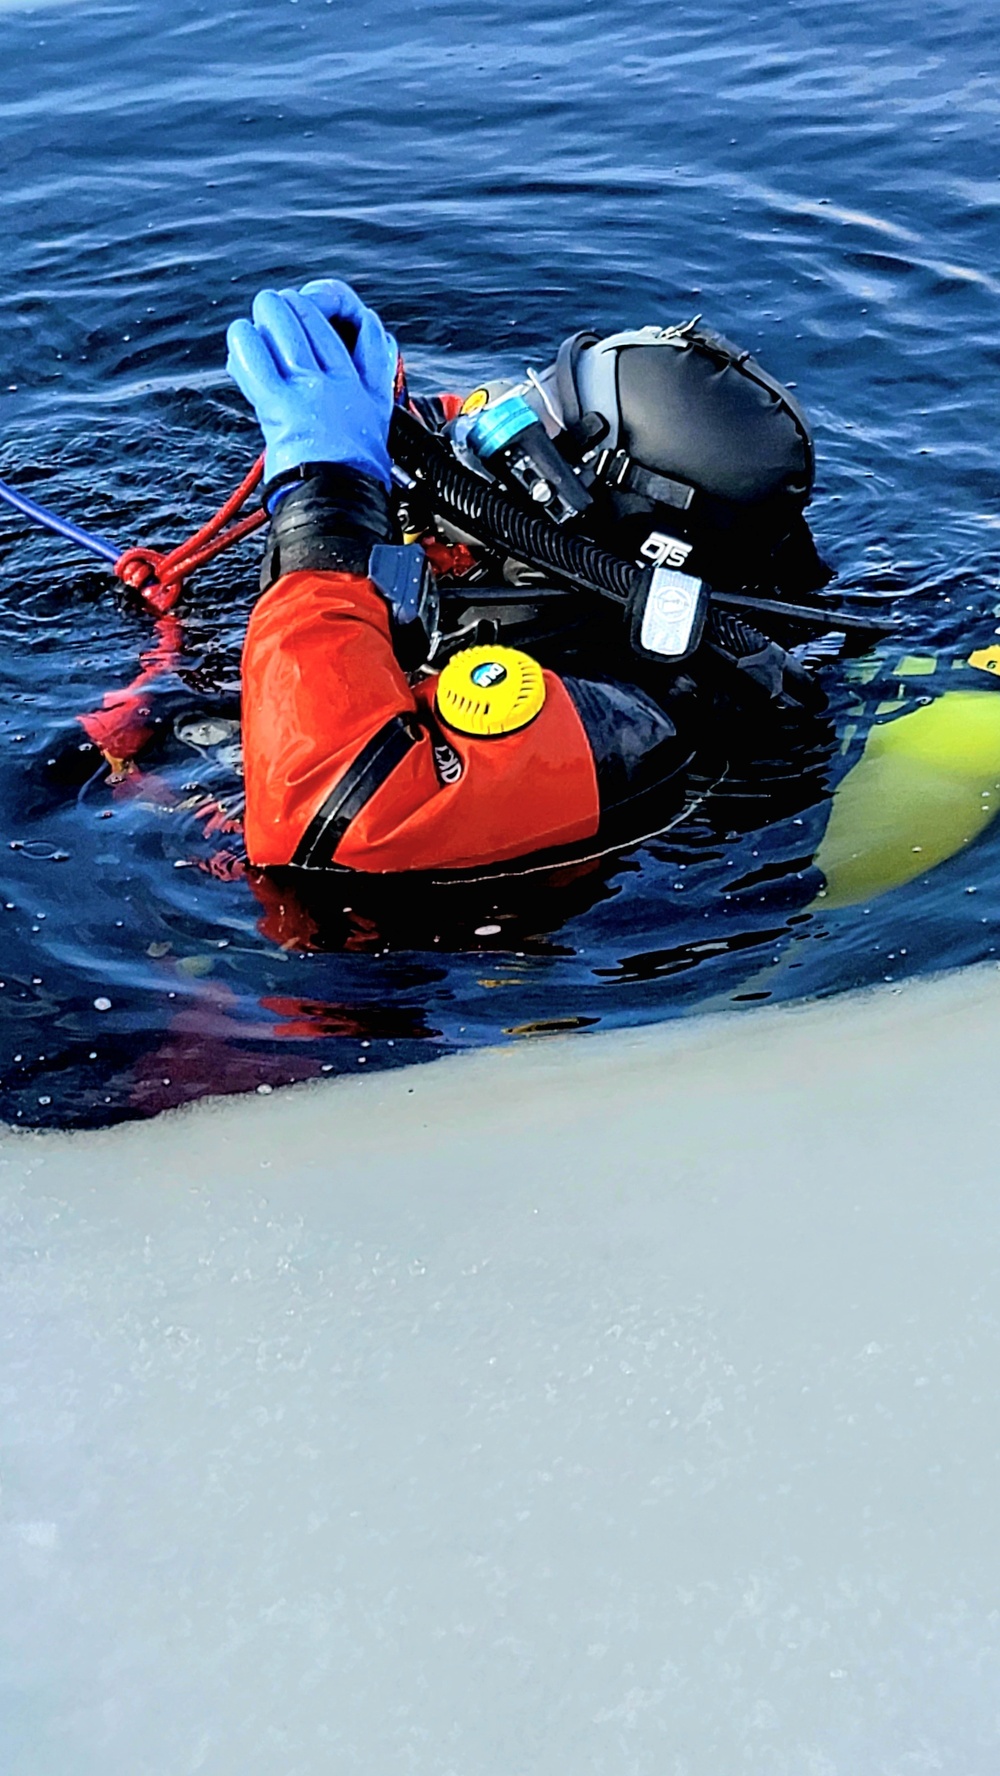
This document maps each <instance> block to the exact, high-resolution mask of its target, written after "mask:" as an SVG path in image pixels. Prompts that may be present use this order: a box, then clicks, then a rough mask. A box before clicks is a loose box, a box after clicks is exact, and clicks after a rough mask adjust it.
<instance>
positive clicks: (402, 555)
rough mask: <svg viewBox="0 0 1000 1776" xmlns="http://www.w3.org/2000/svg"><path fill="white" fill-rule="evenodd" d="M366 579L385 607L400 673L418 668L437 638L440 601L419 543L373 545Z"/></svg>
mask: <svg viewBox="0 0 1000 1776" xmlns="http://www.w3.org/2000/svg"><path fill="white" fill-rule="evenodd" d="M368 578H369V579H370V580H371V582H372V585H373V586H375V587H376V588H377V590H378V591H379V592H381V594H382V597H383V598H384V599H385V602H386V604H387V605H388V606H389V616H390V619H391V625H392V645H393V650H394V652H395V655H396V658H397V660H398V661H399V664H400V665H401V666H402V668H403V670H404V672H413V671H415V669H416V668H417V667H418V666H422V665H423V663H424V661H425V660H426V659H427V658H428V657H429V655H430V654H431V653H432V651H433V648H434V643H435V641H436V640H437V636H438V618H439V613H440V599H439V597H438V589H437V581H436V580H435V578H434V574H433V572H432V569H431V564H430V562H429V561H428V559H427V556H426V555H425V554H424V551H423V549H422V547H421V545H420V544H419V543H375V544H374V546H373V548H372V551H371V554H370V555H369V557H368Z"/></svg>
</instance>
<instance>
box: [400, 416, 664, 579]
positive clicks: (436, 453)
mask: <svg viewBox="0 0 1000 1776" xmlns="http://www.w3.org/2000/svg"><path fill="white" fill-rule="evenodd" d="M389 449H390V452H391V454H392V459H393V461H394V462H396V463H398V464H399V467H400V468H401V469H404V470H405V471H406V473H407V474H408V475H410V476H412V478H413V479H414V480H415V481H419V482H422V483H424V484H425V485H426V486H427V488H428V489H429V491H430V492H431V493H432V494H433V498H434V505H435V507H440V509H441V510H442V512H443V513H444V515H445V516H446V517H448V518H451V519H453V520H454V521H455V522H456V523H458V524H460V525H461V527H462V528H463V529H464V530H468V531H470V532H471V533H472V535H473V536H475V537H481V538H482V540H483V542H485V543H488V544H490V545H491V546H492V547H493V548H494V549H502V550H503V552H504V554H506V555H512V556H514V558H515V559H516V560H518V561H526V562H528V563H529V565H530V566H531V567H537V568H541V569H542V570H543V572H545V573H552V574H555V575H556V577H557V578H558V579H560V580H567V581H568V582H569V584H570V585H571V586H577V587H579V586H585V587H586V588H587V589H588V591H591V592H600V593H602V594H603V595H604V597H605V598H613V599H614V600H615V602H616V603H617V604H627V603H628V602H629V599H630V597H631V596H632V593H633V592H634V591H635V588H636V585H637V584H638V581H639V579H640V578H641V576H642V574H643V573H644V572H645V571H647V570H646V569H644V568H641V567H638V566H637V565H636V564H635V562H632V561H625V560H623V559H622V557H621V556H620V555H612V554H610V553H609V552H608V550H607V549H601V548H599V547H598V545H597V544H596V543H591V542H588V541H587V539H586V537H581V536H573V535H568V534H567V533H566V531H564V530H561V529H560V527H559V526H558V525H557V524H553V522H552V520H551V518H543V517H542V516H541V515H540V514H539V515H537V516H536V514H535V513H534V512H523V511H522V510H521V508H520V506H517V505H515V504H514V502H513V500H511V499H510V498H509V497H508V496H507V494H506V493H504V492H502V491H501V489H500V488H499V487H497V485H496V484H495V482H492V481H484V480H483V479H482V477H481V476H479V475H474V474H473V472H472V470H471V469H467V468H465V466H464V464H462V463H460V462H458V461H457V459H456V457H455V456H454V455H453V453H452V451H451V450H450V449H449V447H448V445H447V444H446V443H445V442H444V440H443V439H442V438H439V437H437V436H436V434H435V433H434V432H429V431H428V430H427V427H426V426H425V425H423V424H422V423H421V421H420V420H419V419H415V418H414V416H413V415H412V414H411V413H407V412H406V410H405V408H403V407H394V408H393V412H392V424H391V426H390V428H389Z"/></svg>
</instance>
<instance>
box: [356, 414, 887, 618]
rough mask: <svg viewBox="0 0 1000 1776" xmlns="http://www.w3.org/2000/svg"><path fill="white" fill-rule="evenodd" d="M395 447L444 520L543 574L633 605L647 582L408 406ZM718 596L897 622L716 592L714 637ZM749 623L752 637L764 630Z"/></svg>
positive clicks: (821, 614) (783, 613) (769, 611)
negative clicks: (515, 492) (494, 477)
mask: <svg viewBox="0 0 1000 1776" xmlns="http://www.w3.org/2000/svg"><path fill="white" fill-rule="evenodd" d="M389 450H390V454H391V456H392V459H393V461H394V462H395V463H397V464H398V466H399V467H400V468H401V469H402V470H404V472H405V473H406V474H407V475H409V476H410V477H411V479H412V480H414V481H416V482H418V483H420V484H421V485H423V486H425V487H426V488H427V490H428V492H429V493H430V494H431V495H432V503H433V505H434V507H435V509H440V510H441V512H442V513H443V514H444V516H445V517H448V518H450V519H452V520H453V521H454V522H455V523H457V524H458V525H459V526H460V527H461V528H462V529H463V530H468V531H469V532H470V533H471V535H473V536H475V537H477V538H481V539H482V541H483V542H484V543H487V544H489V545H490V546H491V547H493V548H494V549H502V550H503V552H504V554H506V555H511V556H513V557H514V559H515V560H517V561H525V562H527V563H528V565H529V566H531V567H536V568H540V569H541V570H542V572H543V573H551V574H553V575H554V576H555V577H556V578H557V579H559V580H564V581H566V582H567V583H568V584H569V586H571V587H572V588H574V589H579V588H580V587H581V586H583V587H585V588H586V589H587V590H588V591H590V592H597V593H600V594H601V596H602V597H604V598H611V599H613V600H614V602H615V603H616V604H620V605H626V606H627V605H628V604H629V603H630V602H631V600H632V598H633V596H634V595H635V594H636V592H637V590H638V588H639V586H640V583H641V582H642V581H643V580H644V579H646V578H649V577H651V575H652V569H651V568H648V567H641V566H640V565H639V564H638V562H634V561H626V560H624V559H623V557H622V556H620V555H613V554H611V552H610V550H608V549H602V548H601V547H600V546H599V545H598V544H597V543H592V542H590V541H588V539H587V538H586V537H581V536H577V535H575V534H573V533H568V532H566V531H565V530H563V529H561V528H560V526H559V525H558V524H553V522H552V520H551V519H550V518H547V517H544V516H543V515H542V514H541V513H537V514H536V513H534V512H526V511H523V510H522V509H521V507H520V506H518V505H516V504H515V503H514V501H513V500H512V499H511V498H510V497H509V495H508V494H507V493H506V492H505V491H504V490H503V489H502V488H500V487H499V486H498V485H497V484H496V482H494V481H485V480H483V478H482V476H480V475H476V474H473V472H472V470H471V469H467V468H466V467H465V466H464V464H463V463H460V462H459V461H458V460H457V458H456V457H455V455H454V453H453V451H452V450H451V449H450V447H449V445H448V444H447V443H446V442H445V440H444V439H443V438H440V437H438V435H437V434H436V433H435V432H431V431H428V429H427V427H426V426H425V425H424V424H423V422H422V421H421V420H419V419H417V418H416V416H415V415H414V414H412V413H409V412H408V411H407V410H406V408H405V407H394V408H393V410H392V420H391V423H390V426H389ZM715 598H718V599H719V602H720V604H724V605H726V606H728V607H729V609H730V610H732V609H740V608H742V609H744V610H748V611H750V612H751V613H753V612H755V611H759V613H760V614H761V615H762V616H777V617H783V618H785V620H790V621H792V622H807V623H809V624H811V625H815V627H816V628H826V629H833V628H839V629H843V630H845V631H847V632H849V633H854V634H860V635H865V636H873V635H879V634H886V633H887V632H888V631H889V630H890V629H891V628H893V627H894V625H893V624H892V623H891V622H886V621H885V620H882V621H880V622H872V621H870V620H866V619H865V618H863V617H855V616H852V615H851V614H850V613H849V612H847V611H841V610H834V609H831V608H829V607H827V608H824V607H823V606H817V608H816V609H815V610H810V609H809V608H808V607H807V606H805V605H788V606H787V607H786V606H784V605H783V603H781V602H779V601H777V600H771V599H762V598H753V597H749V596H748V597H746V598H745V599H744V598H742V597H741V596H740V595H739V594H738V593H715V594H713V598H712V603H711V604H710V607H709V613H708V623H707V630H708V636H709V639H712V638H713V630H714V627H715V623H716V619H717V617H718V615H719V614H720V613H719V612H718V610H717V607H716V605H715ZM745 627H746V630H747V634H748V635H759V632H757V631H754V630H752V629H750V628H749V626H746V625H745ZM720 639H721V638H720ZM766 640H767V637H766V636H759V639H758V640H757V641H756V642H755V644H754V647H753V648H752V649H751V650H750V651H751V652H756V650H757V648H758V647H760V646H762V645H764V643H765V642H766ZM723 645H725V643H723Z"/></svg>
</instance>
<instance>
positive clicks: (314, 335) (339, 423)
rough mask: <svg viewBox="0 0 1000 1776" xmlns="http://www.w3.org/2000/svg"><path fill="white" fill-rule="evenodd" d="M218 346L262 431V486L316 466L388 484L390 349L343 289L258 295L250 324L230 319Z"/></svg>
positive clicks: (335, 284) (320, 286)
mask: <svg viewBox="0 0 1000 1776" xmlns="http://www.w3.org/2000/svg"><path fill="white" fill-rule="evenodd" d="M310 291H312V292H318V293H319V294H320V302H319V303H317V302H316V301H315V300H314V298H313V295H311V294H310V293H309V292H310ZM331 323H333V324H331ZM338 329H342V332H341V330H338ZM342 333H343V336H342ZM345 338H346V339H347V340H349V341H350V344H346V343H345ZM227 340H228V345H229V358H228V361H227V369H228V370H229V374H230V375H231V376H232V378H233V380H234V382H235V383H236V384H237V385H238V387H239V388H240V389H241V390H242V392H243V394H244V395H245V396H246V398H247V400H248V401H249V402H250V405H251V406H252V407H253V409H254V412H255V413H256V415H257V419H258V421H259V423H260V428H261V431H262V432H263V434H264V445H265V455H264V475H265V479H266V480H267V481H271V480H273V479H274V477H275V476H276V475H281V474H283V473H284V472H285V471H286V470H288V469H296V468H300V467H301V466H302V464H303V463H320V462H323V463H336V464H339V465H342V466H343V467H344V468H350V469H356V470H358V472H359V473H360V474H362V475H371V476H373V477H374V479H375V480H377V481H380V482H381V483H382V485H383V486H384V487H386V488H388V487H389V486H390V485H391V469H390V464H389V452H388V448H387V438H388V431H389V419H390V416H391V413H392V402H393V389H394V383H395V375H396V360H397V355H398V354H397V351H396V344H395V341H394V340H393V339H391V338H390V337H389V335H388V334H387V333H386V331H385V329H384V327H383V326H382V323H381V321H380V320H379V318H378V316H377V315H376V314H375V313H374V312H373V310H372V309H370V308H366V307H365V305H364V303H363V302H362V301H361V299H360V297H358V296H357V295H356V293H355V292H354V291H353V290H352V289H351V288H350V286H349V285H348V284H344V283H341V282H340V281H339V280H337V279H333V278H330V279H327V280H324V281H323V282H321V283H317V284H313V285H309V286H307V287H306V290H305V291H296V290H283V291H281V292H280V294H279V292H278V291H276V290H261V292H260V294H259V295H258V296H257V297H255V299H254V305H253V321H252V322H250V321H245V320H239V321H234V322H233V323H232V325H231V327H230V328H229V332H228V335H227Z"/></svg>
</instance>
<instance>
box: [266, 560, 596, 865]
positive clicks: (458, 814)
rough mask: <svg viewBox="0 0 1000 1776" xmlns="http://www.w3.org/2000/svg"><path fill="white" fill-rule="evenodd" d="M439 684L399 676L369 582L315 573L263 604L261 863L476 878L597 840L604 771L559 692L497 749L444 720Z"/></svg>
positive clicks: (293, 578)
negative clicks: (499, 866)
mask: <svg viewBox="0 0 1000 1776" xmlns="http://www.w3.org/2000/svg"><path fill="white" fill-rule="evenodd" d="M436 682H437V681H436V678H434V677H428V678H424V679H421V680H419V681H417V683H416V684H414V685H412V686H411V684H410V683H409V681H408V680H407V678H406V675H405V674H404V673H403V672H402V671H401V669H400V667H399V665H398V663H397V661H396V658H395V655H394V654H393V651H392V643H391V639H390V629H389V613H388V610H387V608H386V605H385V602H384V600H383V599H382V597H381V595H380V594H379V593H378V592H377V591H376V589H375V587H374V586H373V585H372V584H371V582H370V581H368V580H366V579H363V578H361V577H359V576H357V575H354V574H348V573H340V572H319V571H315V570H312V569H310V570H307V571H302V572H297V573H290V574H286V575H285V576H284V577H283V578H282V579H280V580H278V581H277V582H276V583H275V584H274V585H273V586H272V587H271V588H270V589H269V590H268V591H267V592H265V594H264V595H263V597H262V598H261V599H260V601H259V602H258V604H257V606H256V608H255V610H254V612H253V615H252V616H251V619H250V623H249V627H248V629H247V636H246V642H245V644H244V650H243V744H244V759H245V770H246V794H247V807H246V843H247V852H248V855H249V858H250V861H251V863H253V864H256V865H258V866H261V867H266V866H268V865H279V864H290V863H299V864H302V865H303V866H304V867H310V868H323V867H324V866H327V867H328V866H329V865H330V864H331V863H334V862H335V863H337V864H339V865H342V866H345V867H347V868H350V869H355V870H361V871H369V872H389V871H403V870H426V869H449V870H451V869H454V870H462V869H471V868H475V867H477V866H481V865H483V864H487V863H497V862H502V861H506V860H508V859H511V858H515V857H522V856H525V855H527V854H528V853H530V852H532V851H538V850H542V849H545V848H548V847H551V846H557V845H567V844H573V843H578V842H580V841H581V840H585V839H588V838H591V837H592V836H593V834H594V833H595V832H596V831H597V827H598V819H599V812H600V810H599V801H598V788H597V776H596V771H595V766H594V759H593V755H592V752H591V748H590V745H589V742H588V740H587V736H586V733H585V730H584V727H583V723H582V722H581V720H580V717H579V715H578V714H577V711H576V707H575V705H574V703H573V701H572V699H571V697H570V695H569V692H568V691H567V689H566V687H565V686H564V684H563V683H562V681H561V679H559V678H558V677H557V676H556V675H555V674H553V673H549V672H546V674H545V682H546V697H545V703H544V705H543V707H542V710H541V712H540V713H539V715H537V716H536V718H535V720H534V721H533V722H531V723H530V725H529V726H527V727H525V728H522V729H520V730H519V731H518V732H517V733H514V734H506V735H501V736H497V737H491V738H488V739H481V738H473V737H470V736H468V735H465V734H458V733H455V732H453V731H452V730H450V729H447V728H445V727H443V726H442V725H440V724H439V723H438V721H437V719H436V717H435V715H434V689H435V685H436Z"/></svg>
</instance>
